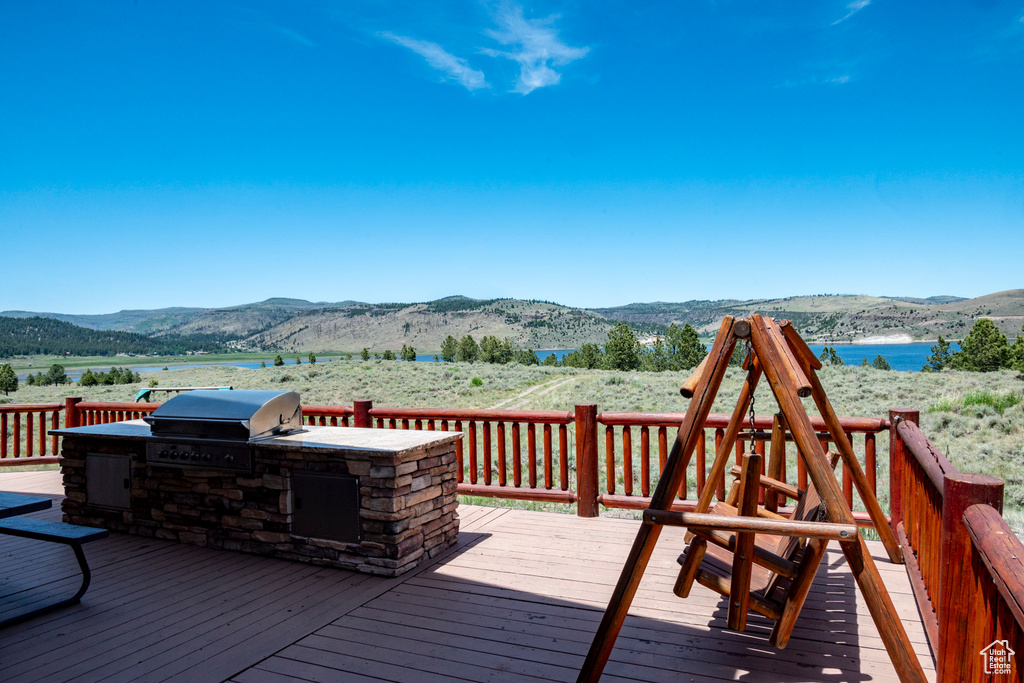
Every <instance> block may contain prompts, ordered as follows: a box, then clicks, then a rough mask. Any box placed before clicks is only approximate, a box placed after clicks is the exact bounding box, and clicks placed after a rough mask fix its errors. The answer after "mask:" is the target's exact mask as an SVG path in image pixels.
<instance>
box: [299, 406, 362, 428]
mask: <svg viewBox="0 0 1024 683" xmlns="http://www.w3.org/2000/svg"><path fill="white" fill-rule="evenodd" d="M352 415H353V411H352V408H349V407H348V406H312V405H310V406H302V423H303V424H307V425H319V426H321V427H348V426H349V418H350V417H352Z"/></svg>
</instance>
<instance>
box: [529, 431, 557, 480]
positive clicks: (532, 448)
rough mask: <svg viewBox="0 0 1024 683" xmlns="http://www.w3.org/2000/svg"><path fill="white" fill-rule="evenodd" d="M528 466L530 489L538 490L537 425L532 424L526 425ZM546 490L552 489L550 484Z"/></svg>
mask: <svg viewBox="0 0 1024 683" xmlns="http://www.w3.org/2000/svg"><path fill="white" fill-rule="evenodd" d="M526 440H527V441H526V464H527V467H529V468H530V472H529V482H530V488H532V489H535V488H537V425H535V424H533V423H532V422H531V423H530V424H528V425H526ZM544 488H551V485H550V484H548V485H546V486H545V487H544Z"/></svg>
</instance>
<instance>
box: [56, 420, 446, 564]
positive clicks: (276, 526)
mask: <svg viewBox="0 0 1024 683" xmlns="http://www.w3.org/2000/svg"><path fill="white" fill-rule="evenodd" d="M53 433H55V434H59V435H61V436H62V437H63V447H62V453H61V455H62V458H63V459H62V462H61V468H62V472H63V477H64V487H65V490H66V498H65V499H64V503H63V511H64V520H65V521H66V522H70V523H73V524H81V525H85V526H99V527H104V528H107V529H110V530H111V531H118V532H123V533H129V534H135V535H139V536H148V537H154V538H162V539H170V540H175V541H179V542H181V543H188V544H192V545H198V546H205V547H209V548H222V549H225V550H238V551H242V552H249V553H256V554H260V555H270V556H273V557H279V558H284V559H289V560H296V561H300V562H309V563H313V564H319V565H327V566H332V567H339V568H342V569H350V570H355V571H359V572H366V573H370V574H378V575H383V576H398V575H400V574H403V573H405V572H407V571H409V570H410V569H412V568H413V567H415V566H416V565H417V564H418V563H419V562H420V561H421V560H422V559H425V558H427V557H432V556H434V555H436V554H437V553H439V552H441V551H442V550H444V549H445V548H447V547H449V546H451V545H452V544H454V543H455V540H456V536H457V534H458V529H459V519H458V513H457V511H456V507H457V505H458V503H457V500H456V487H457V469H456V468H457V463H456V455H455V442H456V441H457V440H458V439H459V437H460V436H461V435H460V433H458V432H430V431H408V430H388V429H361V428H355V427H317V426H307V427H305V428H304V429H303V430H302V431H300V432H295V433H291V434H287V435H284V436H277V437H271V438H266V439H259V440H257V441H250V442H248V444H247V446H248V448H249V449H250V450H249V451H248V455H247V456H246V457H247V458H249V460H250V461H249V462H248V463H246V466H245V467H244V468H239V467H235V468H234V469H230V468H225V467H221V468H216V467H213V466H211V467H210V468H209V469H204V467H203V464H204V462H203V460H202V459H201V458H202V457H205V456H203V455H201V454H200V455H199V458H200V459H199V460H198V461H197V462H195V463H193V462H191V461H189V462H188V464H184V463H183V462H182V463H177V464H176V465H175V466H170V465H168V463H167V462H159V460H158V458H157V456H156V455H155V453H156V451H157V449H161V450H160V452H161V454H162V455H163V459H164V460H165V461H167V460H169V458H168V457H167V456H166V451H167V447H164V446H160V445H159V444H157V445H156V446H154V441H153V435H152V434H151V431H150V426H149V425H148V424H146V423H145V422H143V421H142V420H132V421H129V422H121V423H111V424H102V425H93V426H88V427H76V428H70V429H61V430H55V431H54V432H53ZM242 443H243V444H245V443H246V442H244V441H243V442H242ZM179 447H181V448H182V451H183V452H182V454H181V460H182V461H185V447H183V446H179ZM147 453H148V454H149V455H148V457H147ZM199 453H201V448H199V447H196V448H195V449H194V450H193V451H192V453H191V454H190V455H191V456H192V459H193V460H195V459H196V455H197V454H199ZM172 455H173V456H174V457H178V456H177V453H176V452H175V453H172ZM217 457H218V456H217V455H216V452H215V455H214V460H213V462H214V463H216V460H217ZM207 460H209V458H207Z"/></svg>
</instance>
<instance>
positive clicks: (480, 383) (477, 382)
mask: <svg viewBox="0 0 1024 683" xmlns="http://www.w3.org/2000/svg"><path fill="white" fill-rule="evenodd" d="M483 385H484V381H483V380H482V379H480V378H479V377H474V378H473V379H471V380H469V386H471V387H482V386H483Z"/></svg>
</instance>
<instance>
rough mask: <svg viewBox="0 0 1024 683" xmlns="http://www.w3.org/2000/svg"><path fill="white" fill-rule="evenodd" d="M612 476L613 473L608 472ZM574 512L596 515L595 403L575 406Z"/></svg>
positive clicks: (581, 515) (597, 510) (588, 515)
mask: <svg viewBox="0 0 1024 683" xmlns="http://www.w3.org/2000/svg"><path fill="white" fill-rule="evenodd" d="M610 476H614V473H610ZM576 496H577V501H576V514H577V515H579V516H580V517H597V516H598V515H599V514H600V511H599V509H598V503H597V405H596V404H594V403H587V404H584V405H578V406H576Z"/></svg>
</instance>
